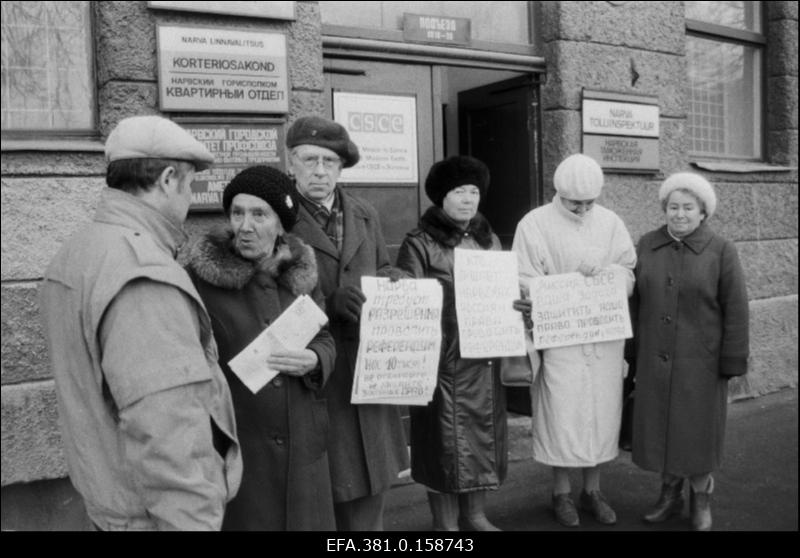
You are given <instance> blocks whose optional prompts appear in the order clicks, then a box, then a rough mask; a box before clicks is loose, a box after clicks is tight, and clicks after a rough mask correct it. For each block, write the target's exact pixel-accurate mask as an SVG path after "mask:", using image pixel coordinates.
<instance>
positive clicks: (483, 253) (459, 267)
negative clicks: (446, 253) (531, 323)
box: [453, 248, 526, 358]
mask: <svg viewBox="0 0 800 558" xmlns="http://www.w3.org/2000/svg"><path fill="white" fill-rule="evenodd" d="M453 275H454V282H455V291H456V315H457V316H458V335H459V344H460V346H461V357H462V358H488V357H500V356H522V355H524V354H526V353H525V329H524V325H523V323H522V315H521V314H520V313H519V312H517V311H516V310H514V308H513V306H512V305H513V302H514V299H517V298H519V296H520V293H519V276H518V274H517V256H516V255H515V254H514V253H513V252H501V251H495V250H491V251H490V250H463V249H460V248H456V249H455V268H454V271H453Z"/></svg>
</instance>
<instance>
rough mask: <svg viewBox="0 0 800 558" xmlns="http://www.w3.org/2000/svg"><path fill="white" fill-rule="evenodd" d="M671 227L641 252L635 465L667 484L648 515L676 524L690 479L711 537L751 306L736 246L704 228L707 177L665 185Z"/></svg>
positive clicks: (696, 524) (650, 238)
mask: <svg viewBox="0 0 800 558" xmlns="http://www.w3.org/2000/svg"><path fill="white" fill-rule="evenodd" d="M658 197H659V200H660V202H661V207H662V209H663V210H664V215H665V217H666V224H665V225H662V226H661V227H660V228H658V229H657V230H654V231H652V232H649V233H647V234H645V235H644V236H643V237H642V239H641V241H640V242H639V246H638V263H637V265H636V287H635V289H634V294H633V297H632V298H631V314H632V318H633V321H634V340H635V345H636V370H637V373H636V390H635V393H636V405H635V406H634V417H633V455H632V457H633V461H634V463H636V464H637V465H639V466H640V467H642V468H643V469H647V470H649V471H657V472H659V473H661V476H662V487H661V494H660V497H659V499H658V501H657V503H656V504H655V506H654V507H653V508H652V509H651V510H649V511H648V512H647V513H646V514H645V515H644V520H645V521H647V522H650V523H660V522H662V521H665V520H667V519H669V518H670V517H671V516H673V515H679V514H680V513H681V512H682V510H683V506H684V499H683V483H684V478H687V477H688V479H689V484H690V485H691V486H690V495H691V498H690V501H691V504H690V509H691V513H690V515H691V521H692V528H693V529H694V530H698V531H707V530H710V529H711V504H710V498H711V492H712V490H713V488H714V480H713V478H712V476H711V473H712V471H714V470H716V469H717V468H718V467H719V465H720V460H721V456H722V449H723V443H724V437H725V420H726V414H727V400H728V399H727V397H728V379H729V378H731V377H733V376H739V375H741V374H745V373H746V372H747V357H748V347H749V341H748V305H747V290H746V287H745V280H744V274H743V272H742V268H741V265H740V263H739V257H738V254H737V251H736V247H735V246H734V244H733V242H731V241H729V240H725V239H724V238H722V237H720V236H719V235H717V234H716V233H714V232H713V231H712V230H711V229H710V228H709V227H708V225H707V224H706V222H707V221H708V219H709V218H711V216H712V215H714V211H715V210H716V207H717V197H716V195H715V193H714V188H713V187H712V186H711V184H709V182H708V181H707V180H706V179H705V178H703V177H702V176H700V175H697V174H693V173H688V172H681V173H677V174H673V175H672V176H670V177H669V178H667V179H666V180H665V181H664V183H663V184H662V186H661V189H660V190H659V193H658Z"/></svg>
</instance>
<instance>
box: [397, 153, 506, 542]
mask: <svg viewBox="0 0 800 558" xmlns="http://www.w3.org/2000/svg"><path fill="white" fill-rule="evenodd" d="M488 187H489V169H488V168H486V165H484V164H483V163H482V162H481V161H479V160H477V159H474V158H472V157H465V156H456V157H450V158H449V159H445V160H444V161H439V162H438V163H436V164H435V165H433V167H432V168H431V170H430V172H429V174H428V177H427V179H426V180H425V192H426V193H427V194H428V197H429V198H430V199H431V201H432V202H433V203H434V205H433V206H432V207H431V208H429V209H428V210H427V211H426V212H425V214H424V215H423V216H422V218H421V219H420V223H419V227H418V228H417V229H415V230H413V231H411V232H410V233H408V235H407V236H406V238H405V240H404V241H403V245H402V246H401V247H400V252H399V254H398V259H397V266H398V267H400V268H401V269H403V270H405V271H406V272H408V273H409V274H410V275H411V276H413V277H415V278H434V279H438V280H439V282H440V283H441V284H442V286H443V290H444V302H443V310H442V352H441V357H440V362H439V375H438V385H437V388H436V391H435V393H434V396H433V401H431V403H430V404H429V405H428V406H426V407H412V408H411V475H412V477H413V478H414V480H415V481H417V482H419V483H421V484H424V485H425V486H426V487H427V488H428V501H429V503H430V507H431V512H432V513H433V528H434V530H437V531H458V530H470V531H499V529H498V528H497V527H495V526H494V525H492V524H491V523H490V522H489V520H488V519H487V518H486V514H485V511H484V507H485V501H486V491H487V490H496V489H497V488H498V487H499V486H500V484H501V483H502V482H503V480H504V479H505V476H506V470H507V466H508V458H507V454H508V432H507V428H506V399H505V391H504V388H503V387H502V385H501V383H500V375H499V370H498V368H497V363H498V362H499V359H495V361H491V360H488V359H464V358H461V357H460V355H459V342H458V323H457V321H456V307H455V295H454V287H453V249H454V248H456V247H459V248H465V249H472V250H499V249H500V241H499V240H498V238H497V236H496V235H495V234H494V233H493V232H492V229H491V227H490V226H489V222H488V221H487V220H486V219H485V218H484V217H483V216H482V215H481V214H480V213H478V204H479V202H480V201H481V198H482V197H483V196H485V195H486V191H487V189H488Z"/></svg>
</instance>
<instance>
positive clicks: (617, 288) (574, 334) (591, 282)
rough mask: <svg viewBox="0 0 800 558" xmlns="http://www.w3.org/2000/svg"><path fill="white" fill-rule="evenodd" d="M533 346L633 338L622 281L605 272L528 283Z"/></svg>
mask: <svg viewBox="0 0 800 558" xmlns="http://www.w3.org/2000/svg"><path fill="white" fill-rule="evenodd" d="M530 296H531V304H532V307H533V311H532V315H531V317H532V318H533V345H534V346H535V347H536V348H537V349H547V348H550V347H563V346H567V345H581V344H584V343H599V342H602V341H612V340H615V339H626V338H628V337H631V336H632V335H633V333H632V330H631V320H630V314H629V312H628V297H627V293H626V292H625V278H624V277H623V275H622V273H621V272H620V271H619V270H616V269H614V268H613V267H612V268H607V269H605V270H603V271H602V272H600V273H599V274H597V275H595V276H593V277H585V276H583V275H582V274H580V273H563V274H560V275H547V276H544V277H536V278H534V279H531V280H530Z"/></svg>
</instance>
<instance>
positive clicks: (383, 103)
mask: <svg viewBox="0 0 800 558" xmlns="http://www.w3.org/2000/svg"><path fill="white" fill-rule="evenodd" d="M333 118H334V120H336V122H338V123H339V124H341V125H342V126H344V127H345V128H346V129H347V133H348V134H349V135H350V139H351V140H353V143H355V144H356V145H357V146H358V151H359V153H360V155H361V160H360V161H359V162H358V164H357V165H356V166H354V167H351V168H349V169H344V170H343V171H342V175H341V177H340V179H339V180H340V181H341V182H346V183H354V184H394V183H401V184H402V183H414V184H416V183H417V182H418V169H417V166H418V165H417V99H416V97H411V96H395V95H376V94H367V93H348V92H345V91H334V92H333Z"/></svg>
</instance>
